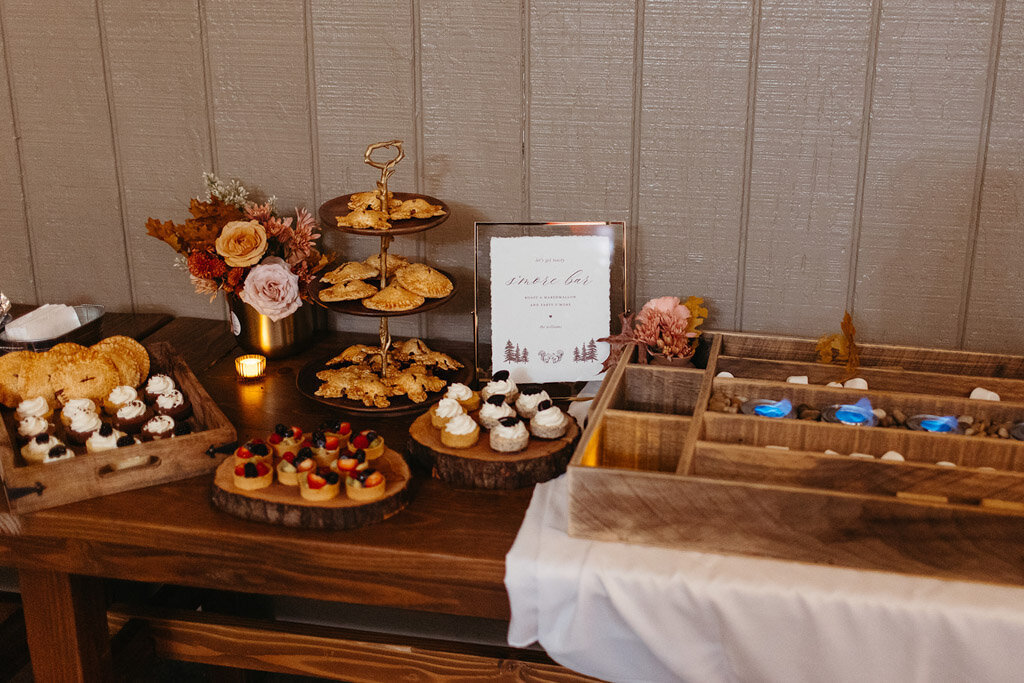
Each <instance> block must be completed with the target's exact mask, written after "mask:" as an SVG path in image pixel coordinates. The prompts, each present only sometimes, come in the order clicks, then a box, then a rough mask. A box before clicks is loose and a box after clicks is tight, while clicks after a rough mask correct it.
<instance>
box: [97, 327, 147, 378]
mask: <svg viewBox="0 0 1024 683" xmlns="http://www.w3.org/2000/svg"><path fill="white" fill-rule="evenodd" d="M97 347H99V349H100V350H110V351H112V352H114V353H122V354H126V355H130V356H131V357H132V358H133V359H134V360H135V363H136V364H137V365H138V366H139V381H138V382H137V383H136V384H134V385H133V386H138V385H139V384H142V380H144V379H146V378H147V377H149V351H147V350H146V347H145V346H143V345H142V344H140V343H139V342H138V341H136V340H135V339H132V338H131V337H126V336H125V335H123V334H115V335H113V336H111V337H107V338H106V339H102V340H100V341H99V342H97V343H96V344H93V345H92V348H94V349H95V348H97Z"/></svg>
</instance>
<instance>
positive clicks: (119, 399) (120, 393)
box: [103, 384, 139, 415]
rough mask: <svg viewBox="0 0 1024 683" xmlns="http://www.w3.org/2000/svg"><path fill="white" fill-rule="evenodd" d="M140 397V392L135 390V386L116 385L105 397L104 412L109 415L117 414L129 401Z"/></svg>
mask: <svg viewBox="0 0 1024 683" xmlns="http://www.w3.org/2000/svg"><path fill="white" fill-rule="evenodd" d="M138 397H139V392H137V391H136V390H135V387H130V386H128V385H126V384H122V385H121V386H118V387H114V388H113V389H111V390H110V393H109V394H107V397H106V398H105V399H103V412H105V413H106V414H107V415H116V414H117V409H118V408H120V407H121V406H123V405H124V404H125V403H128V402H129V401H134V400H135V399H137V398H138Z"/></svg>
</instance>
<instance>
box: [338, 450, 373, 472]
mask: <svg viewBox="0 0 1024 683" xmlns="http://www.w3.org/2000/svg"><path fill="white" fill-rule="evenodd" d="M367 467H369V465H368V464H367V462H366V451H364V450H363V449H361V448H360V449H359V450H357V451H356V452H355V453H348V454H346V455H343V456H341V457H340V458H338V459H337V460H336V461H335V462H334V463H332V464H331V469H332V470H334V471H335V472H337V473H338V474H340V475H341V476H343V477H349V476H352V474H353V473H355V472H357V471H359V470H365V469H366V468H367Z"/></svg>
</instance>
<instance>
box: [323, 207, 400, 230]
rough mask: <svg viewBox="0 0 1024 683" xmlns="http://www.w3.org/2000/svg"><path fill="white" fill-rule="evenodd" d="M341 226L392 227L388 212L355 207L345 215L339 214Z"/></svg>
mask: <svg viewBox="0 0 1024 683" xmlns="http://www.w3.org/2000/svg"><path fill="white" fill-rule="evenodd" d="M336 218H337V219H338V227H339V228H364V229H365V228H373V229H374V230H387V229H388V228H390V227H391V223H389V222H388V217H387V215H386V214H384V213H382V212H380V211H374V210H372V209H353V210H352V211H350V212H348V213H347V214H345V215H344V216H337V217H336Z"/></svg>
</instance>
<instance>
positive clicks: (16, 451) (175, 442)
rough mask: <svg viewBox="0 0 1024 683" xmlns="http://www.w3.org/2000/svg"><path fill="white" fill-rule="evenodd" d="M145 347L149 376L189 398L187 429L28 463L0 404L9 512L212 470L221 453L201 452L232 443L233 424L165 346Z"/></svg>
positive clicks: (1, 473) (0, 470) (10, 415)
mask: <svg viewBox="0 0 1024 683" xmlns="http://www.w3.org/2000/svg"><path fill="white" fill-rule="evenodd" d="M147 350H148V351H149V356H150V364H151V368H150V374H151V375H152V374H156V373H164V374H167V375H169V376H170V377H171V378H172V379H174V381H175V383H176V384H177V385H178V388H179V389H180V390H181V391H182V393H184V394H185V395H186V396H188V398H189V400H190V401H191V403H192V412H193V415H192V417H190V418H189V420H188V421H189V422H190V423H191V426H192V430H193V431H192V433H191V434H185V435H182V436H176V437H174V438H172V439H161V440H157V441H150V442H148V443H141V444H137V445H135V446H128V447H126V448H117V449H114V450H111V451H104V452H101V453H85V449H84V448H78V447H76V448H75V452H76V453H79V455H77V456H76V457H74V458H71V459H70V460H63V461H60V462H55V463H50V464H38V465H34V464H28V463H26V462H25V461H24V460H23V459H22V457H21V454H20V444H19V443H18V441H17V438H16V435H17V429H18V423H17V421H16V420H15V418H14V411H13V410H8V409H6V408H3V407H2V406H0V417H2V420H3V425H0V427H2V428H0V478H2V479H3V488H4V493H5V495H6V497H7V501H8V505H9V507H10V510H11V512H13V513H16V514H21V513H26V512H31V511H33V510H40V509H43V508H50V507H55V506H57V505H64V504H65V503H71V502H74V501H77V500H84V499H86V498H96V497H97V496H105V495H107V494H110V493H118V492H120V491H129V490H131V489H137V488H142V487H144V486H152V485H154V484H162V483H164V482H168V481H175V480H178V479H186V478H188V477H194V476H197V475H200V474H205V473H207V472H212V471H213V470H215V469H216V468H217V465H218V464H220V461H221V460H222V459H223V457H224V456H223V454H221V455H217V454H214V455H213V456H211V455H208V454H207V450H208V449H210V447H211V446H214V447H216V446H222V445H224V444H230V443H232V442H234V441H235V440H236V438H237V437H236V434H235V428H234V426H232V424H231V423H230V422H229V421H228V419H227V418H226V417H225V416H224V413H223V412H221V410H220V408H218V407H217V405H216V404H215V403H214V402H213V399H211V398H210V395H209V394H207V393H206V390H205V389H204V388H203V386H202V384H200V383H199V380H197V379H196V377H195V375H193V374H192V371H191V370H190V369H189V367H188V365H186V364H185V361H184V360H182V359H181V357H180V356H179V355H178V354H177V353H176V352H175V351H174V349H173V347H171V345H170V344H167V343H165V342H158V343H156V344H152V345H149V346H147ZM53 419H55V420H57V419H59V418H58V417H56V416H54V418H53ZM138 455H143V456H145V458H144V460H142V461H141V464H139V465H137V466H133V467H129V468H126V469H116V468H115V464H116V463H118V462H119V461H121V460H124V459H128V458H135V457H136V456H138Z"/></svg>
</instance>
